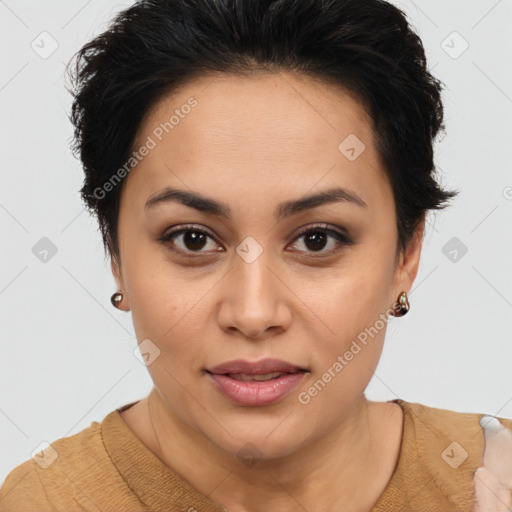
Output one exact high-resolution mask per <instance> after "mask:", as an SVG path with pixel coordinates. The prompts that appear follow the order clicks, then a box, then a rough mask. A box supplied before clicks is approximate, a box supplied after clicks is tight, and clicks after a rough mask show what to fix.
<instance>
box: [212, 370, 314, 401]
mask: <svg viewBox="0 0 512 512" xmlns="http://www.w3.org/2000/svg"><path fill="white" fill-rule="evenodd" d="M305 373H306V372H297V373H288V374H286V375H283V376H282V377H278V378H277V379H271V380H267V381H255V380H251V381H244V380H236V379H232V378H231V377H228V376H227V375H216V374H213V373H208V375H209V376H210V377H211V378H212V380H213V381H214V382H215V384H216V385H217V386H218V388H219V389H220V391H221V392H222V393H223V394H224V395H225V396H227V397H228V398H230V399H231V400H233V401H234V402H236V403H237V404H240V405H254V406H255V405H268V404H272V403H274V402H277V401H278V400H281V399H282V398H283V397H285V396H286V395H287V394H288V393H290V392H291V391H293V390H294V389H295V388H296V387H297V386H298V385H299V384H300V381H301V380H302V378H303V377H304V375H305Z"/></svg>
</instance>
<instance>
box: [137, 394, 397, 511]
mask: <svg viewBox="0 0 512 512" xmlns="http://www.w3.org/2000/svg"><path fill="white" fill-rule="evenodd" d="M141 402H144V405H143V406H144V407H145V409H146V414H145V417H146V420H145V421H146V426H147V427H148V428H146V430H145V434H143V436H144V437H145V439H143V441H144V442H145V443H146V445H147V446H148V447H149V448H150V449H151V450H152V451H153V452H154V453H155V454H156V455H157V456H158V457H159V458H160V459H161V460H162V461H163V462H164V463H165V464H166V465H167V466H169V467H170V468H171V469H172V470H173V471H175V472H176V473H178V474H179V475H180V476H181V477H182V478H184V479H185V480H186V481H188V482H189V483H190V484H191V485H192V486H193V487H194V488H195V489H196V490H198V491H199V492H200V493H201V494H204V495H206V496H208V497H209V498H210V499H212V500H213V501H216V502H218V503H220V504H222V505H224V506H225V507H227V508H228V510H229V511H230V512H266V511H267V510H268V509H269V505H271V507H270V508H272V509H275V508H279V510H282V511H284V512H288V511H290V512H292V511H293V512H295V511H298V510H301V511H303V510H315V511H318V512H323V511H325V512H327V511H330V510H335V509H336V508H338V509H343V510H347V511H351V512H367V511H369V510H370V509H371V508H372V506H373V505H374V504H375V502H376V501H377V499H378V497H379V496H380V494H381V493H382V492H383V490H384V488H385V487H386V485H387V483H388V481H389V478H390V477H391V474H392V472H393V469H394V467H395V465H396V461H397V457H398V453H399V448H400V440H401V431H402V428H401V425H402V423H401V422H402V413H401V408H400V406H398V405H397V404H391V403H380V402H370V401H368V400H367V399H366V397H365V396H364V394H363V395H361V396H360V398H359V399H358V400H357V401H356V402H355V403H354V405H353V406H352V407H351V409H350V410H349V411H348V413H347V415H346V416H345V419H344V421H343V422H342V423H341V424H340V425H338V427H337V428H336V429H334V430H332V431H331V432H330V433H329V434H328V435H326V436H324V437H322V438H321V439H320V440H318V441H317V442H315V443H312V444H309V445H307V446H304V447H301V448H300V449H298V450H297V451H295V452H294V453H292V454H290V455H288V456H286V457H281V458H278V459H260V460H258V461H257V462H256V463H255V464H254V465H251V466H244V465H243V464H241V463H240V460H239V459H238V457H237V456H236V454H234V455H232V454H228V453H227V452H225V451H223V450H220V449H219V448H218V447H217V446H215V445H214V444H212V443H211V442H210V441H209V440H208V439H206V438H205V437H204V436H202V435H201V433H200V432H197V431H194V430H192V429H190V427H189V426H187V425H184V424H183V423H181V422H180V420H179V419H177V418H176V417H175V416H174V415H173V414H172V413H171V412H170V411H169V408H168V407H167V406H166V405H165V403H164V402H163V400H162V398H161V396H160V394H159V393H158V391H157V390H156V389H155V388H153V390H152V391H151V393H150V394H149V396H148V397H147V398H146V399H144V400H142V401H141ZM143 436H142V435H140V437H143Z"/></svg>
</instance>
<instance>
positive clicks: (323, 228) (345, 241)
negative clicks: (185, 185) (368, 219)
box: [158, 224, 353, 258]
mask: <svg viewBox="0 0 512 512" xmlns="http://www.w3.org/2000/svg"><path fill="white" fill-rule="evenodd" d="M186 232H196V233H202V234H205V235H207V236H208V237H210V238H212V239H215V237H213V236H212V235H211V234H210V233H209V232H208V231H205V230H204V229H200V228H199V227H198V226H196V225H193V224H189V225H185V226H183V227H181V228H179V229H176V230H174V231H170V232H168V233H166V234H165V235H164V236H162V237H161V238H159V239H158V242H160V243H162V244H164V245H166V246H167V247H169V248H170V249H171V250H172V251H174V252H177V253H180V254H186V255H187V256H188V255H190V254H199V255H200V254H202V253H203V252H204V251H183V250H181V249H175V248H173V247H171V246H170V244H169V242H170V241H171V240H172V239H173V238H175V237H176V236H178V235H181V234H183V233H186ZM310 233H323V234H325V235H329V236H331V237H333V238H334V239H335V240H336V241H337V247H336V248H335V249H332V250H330V251H327V252H323V251H319V252H317V253H316V254H319V256H313V257H320V258H321V257H326V256H331V255H332V254H334V253H337V252H338V251H339V250H341V249H343V248H344V247H345V246H350V245H353V241H352V240H351V239H350V238H349V237H348V236H347V235H345V234H343V233H341V232H340V231H337V230H334V229H329V228H328V227H327V225H326V224H318V225H314V226H308V227H306V228H305V229H303V230H301V231H300V232H299V233H298V234H297V235H296V237H295V238H294V243H295V241H296V240H298V239H299V238H301V237H303V236H304V235H307V234H310ZM306 252H308V253H310V254H312V255H314V254H315V252H314V251H306ZM205 254H208V253H205ZM211 254H213V253H211Z"/></svg>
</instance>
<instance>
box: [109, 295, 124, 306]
mask: <svg viewBox="0 0 512 512" xmlns="http://www.w3.org/2000/svg"><path fill="white" fill-rule="evenodd" d="M122 300H123V294H122V293H121V292H116V293H114V295H112V297H110V302H112V305H113V306H114V307H115V308H117V309H120V308H119V304H121V301H122Z"/></svg>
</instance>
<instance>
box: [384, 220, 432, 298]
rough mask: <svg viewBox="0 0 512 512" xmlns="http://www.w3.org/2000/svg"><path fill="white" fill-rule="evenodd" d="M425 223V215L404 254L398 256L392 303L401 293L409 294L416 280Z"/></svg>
mask: <svg viewBox="0 0 512 512" xmlns="http://www.w3.org/2000/svg"><path fill="white" fill-rule="evenodd" d="M425 221H426V215H424V216H423V219H422V220H421V221H420V223H419V224H418V227H417V228H416V230H415V231H414V235H413V237H412V239H411V241H410V242H409V244H408V246H407V249H406V251H405V254H401V256H400V261H399V263H398V266H397V268H396V271H395V280H394V286H393V293H394V296H393V297H392V300H393V301H396V299H397V297H398V295H399V294H400V293H401V292H403V291H405V292H409V291H410V289H411V288H412V284H413V283H414V280H415V279H416V275H417V273H418V267H419V263H420V256H421V248H422V245H423V236H424V234H425Z"/></svg>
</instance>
